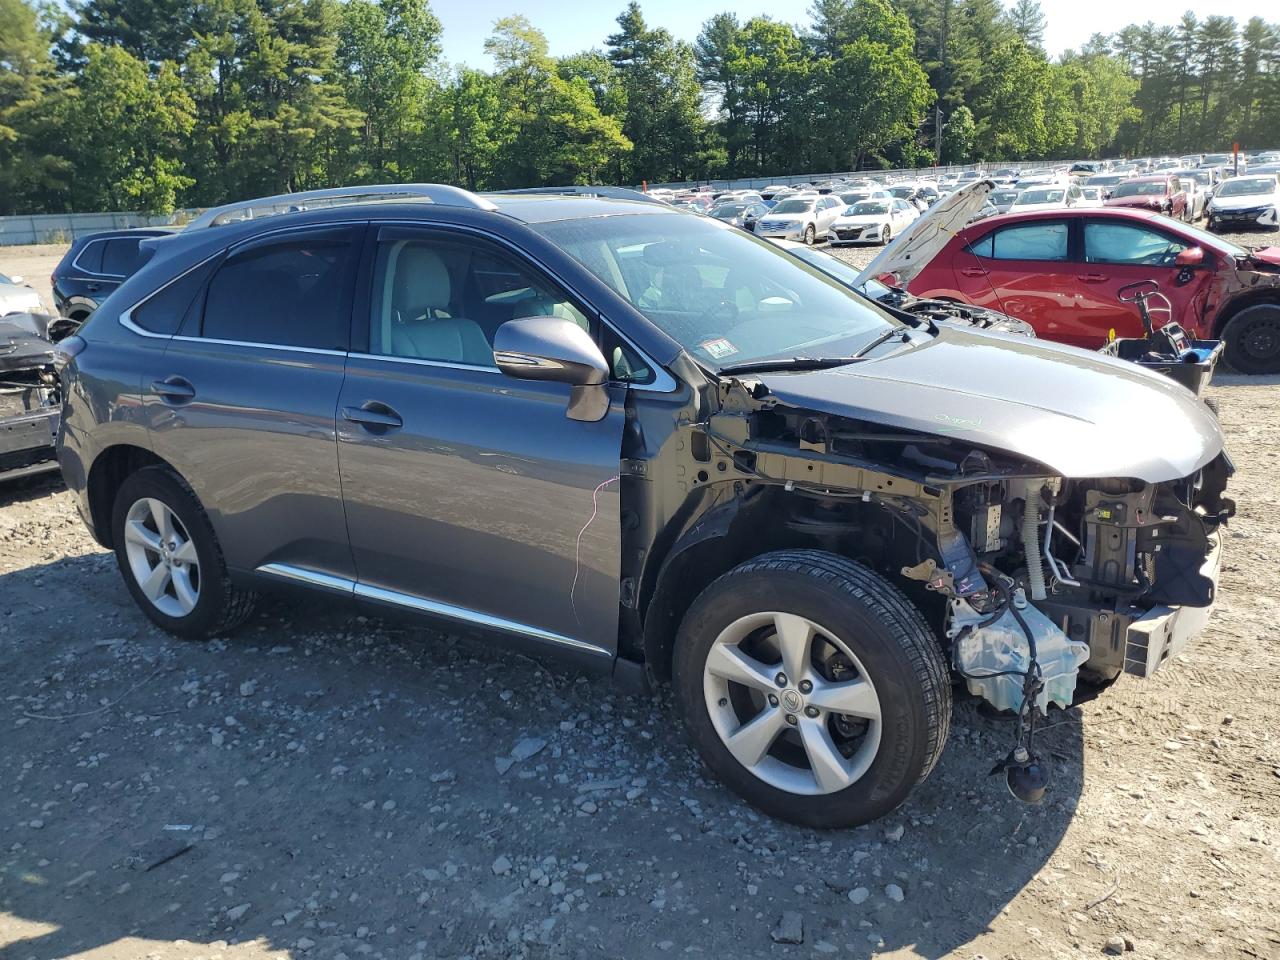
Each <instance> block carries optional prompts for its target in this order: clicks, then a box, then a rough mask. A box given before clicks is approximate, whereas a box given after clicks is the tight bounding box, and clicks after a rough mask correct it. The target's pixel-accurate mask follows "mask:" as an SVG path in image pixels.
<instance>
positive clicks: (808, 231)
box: [804, 223, 818, 247]
mask: <svg viewBox="0 0 1280 960" xmlns="http://www.w3.org/2000/svg"><path fill="white" fill-rule="evenodd" d="M817 239H818V231H817V230H816V229H815V228H814V226H813V224H812V223H811V224H809V225H808V226H807V227H805V228H804V245H805V246H806V247H812V246H813V244H814V241H816V240H817Z"/></svg>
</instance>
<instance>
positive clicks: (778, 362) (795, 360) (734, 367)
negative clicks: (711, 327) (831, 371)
mask: <svg viewBox="0 0 1280 960" xmlns="http://www.w3.org/2000/svg"><path fill="white" fill-rule="evenodd" d="M856 359H857V358H856V357H780V358H778V359H775V360H748V361H746V362H745V363H731V364H729V365H728V366H726V367H721V368H720V371H719V372H720V373H728V374H734V373H765V372H766V371H769V370H826V369H827V368H828V367H842V366H844V365H845V364H847V363H853V362H854V360H856Z"/></svg>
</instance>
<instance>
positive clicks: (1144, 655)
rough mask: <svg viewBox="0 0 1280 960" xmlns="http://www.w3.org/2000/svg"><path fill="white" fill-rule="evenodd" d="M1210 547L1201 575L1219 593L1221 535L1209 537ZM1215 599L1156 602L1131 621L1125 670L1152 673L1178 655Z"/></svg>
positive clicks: (1144, 674)
mask: <svg viewBox="0 0 1280 960" xmlns="http://www.w3.org/2000/svg"><path fill="white" fill-rule="evenodd" d="M1209 542H1210V549H1209V553H1208V555H1207V556H1206V557H1205V561H1204V563H1203V564H1202V565H1201V566H1200V571H1199V572H1200V575H1201V576H1202V577H1207V578H1208V579H1210V580H1212V581H1213V584H1214V594H1215V597H1216V594H1217V584H1218V574H1219V572H1220V571H1221V568H1222V539H1221V537H1220V535H1219V534H1217V533H1214V534H1212V535H1210V537H1209ZM1212 612H1213V602H1212V601H1211V602H1210V603H1209V604H1208V605H1207V606H1203V607H1187V606H1179V607H1171V606H1164V605H1161V606H1157V607H1153V608H1152V609H1151V610H1149V611H1147V613H1146V614H1144V615H1143V616H1142V617H1140V618H1139V619H1137V620H1135V621H1133V623H1131V624H1129V630H1128V632H1127V634H1126V638H1125V653H1124V672H1125V673H1128V674H1131V675H1132V676H1135V677H1149V676H1151V675H1152V674H1154V673H1155V672H1156V671H1157V670H1159V669H1160V667H1162V666H1163V665H1164V663H1165V662H1166V661H1167V660H1169V659H1170V658H1171V657H1173V656H1175V655H1177V654H1178V653H1179V652H1180V651H1181V650H1182V648H1183V647H1185V646H1186V645H1187V643H1188V642H1189V641H1190V640H1191V638H1192V637H1195V636H1197V635H1198V634H1199V633H1200V631H1202V630H1203V629H1204V628H1205V625H1206V624H1207V623H1208V622H1209V615H1210V614H1211V613H1212Z"/></svg>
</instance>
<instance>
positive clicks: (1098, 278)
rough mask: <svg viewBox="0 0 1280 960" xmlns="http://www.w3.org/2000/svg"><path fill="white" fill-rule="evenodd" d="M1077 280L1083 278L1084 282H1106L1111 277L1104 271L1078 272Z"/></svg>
mask: <svg viewBox="0 0 1280 960" xmlns="http://www.w3.org/2000/svg"><path fill="white" fill-rule="evenodd" d="M1076 279H1077V280H1083V281H1084V282H1085V283H1106V281H1108V280H1110V279H1111V278H1110V277H1108V276H1107V275H1106V274H1105V273H1078V274H1076Z"/></svg>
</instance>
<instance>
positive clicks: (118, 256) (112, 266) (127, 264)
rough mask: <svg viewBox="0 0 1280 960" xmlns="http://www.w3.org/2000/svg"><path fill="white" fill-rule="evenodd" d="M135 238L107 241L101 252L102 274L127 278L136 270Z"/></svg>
mask: <svg viewBox="0 0 1280 960" xmlns="http://www.w3.org/2000/svg"><path fill="white" fill-rule="evenodd" d="M138 252H139V251H138V240H137V238H121V239H119V240H108V241H107V242H106V247H105V249H104V250H103V251H102V272H103V273H104V274H106V275H107V276H111V277H127V276H129V275H130V274H132V273H133V271H134V270H136V269H138V261H139V260H140V259H141V258H140V257H139V256H138Z"/></svg>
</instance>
